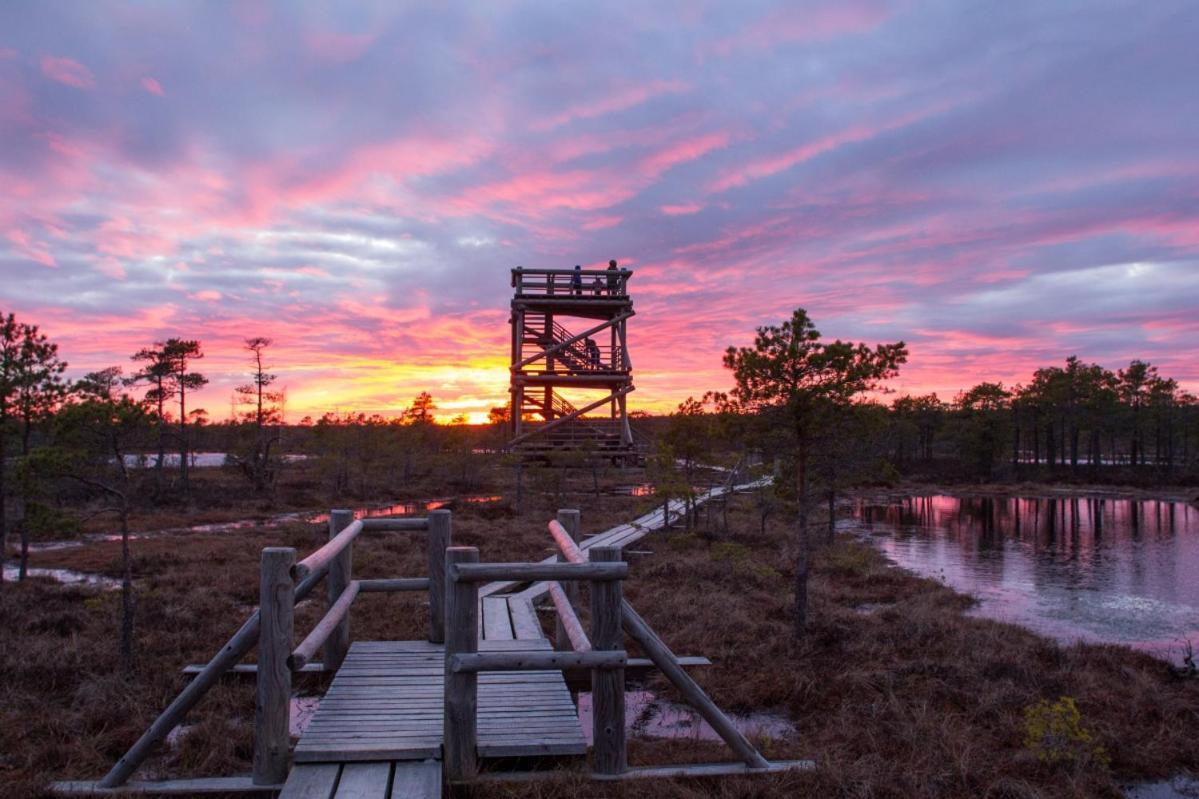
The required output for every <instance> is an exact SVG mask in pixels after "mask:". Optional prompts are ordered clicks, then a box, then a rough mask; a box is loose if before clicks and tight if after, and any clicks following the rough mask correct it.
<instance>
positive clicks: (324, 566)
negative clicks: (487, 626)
mask: <svg viewBox="0 0 1199 799" xmlns="http://www.w3.org/2000/svg"><path fill="white" fill-rule="evenodd" d="M364 531H370V532H386V531H396V532H400V531H425V532H427V537H426V550H427V565H428V577H416V578H394V579H370V580H354V579H353V577H352V571H353V543H354V540H355V539H356V538H357V537H358V536H359V535H361V534H362V533H363V532H364ZM450 539H451V516H450V511H448V510H433V511H430V512H429V515H428V517H427V518H397V519H387V518H379V519H365V520H355V519H354V518H353V513H352V512H351V511H348V510H335V511H333V512H332V513H330V514H329V541H328V542H327V543H326V544H325V545H324V546H322V547H320V548H319V549H318V550H316V551H315V552H313V553H312V554H311V555H309V556H308V557H306V558H304V559H303V560H301V561H298V562H297V561H296V551H295V549H292V548H290V547H268V548H267V549H264V550H263V552H262V565H261V572H260V578H259V595H260V597H259V608H258V610H255V611H254V613H253V614H251V616H250V618H249V619H247V620H246V622H245V623H244V624H243V625H242V626H241V629H239V630H238V631H237V632H236V633H235V634H234V635H233V637H232V638H230V639H229V640H228V641H227V642H226V643H225V645H224V646H223V647H222V648H221V649H220V651H218V652H217V654H216V655H215V656H214V657H213V658H212V660H210V661H209V662H208V664H207V665H205V666H204V667H203V668H201V669H200V670H199V671H198V672H197V673H196V675H195V677H194V678H193V679H192V680H191V682H189V683H188V684H187V685H186V686H185V687H184V689H183V690H182V691H181V692H180V693H179V695H178V696H177V697H176V698H175V700H174V701H173V702H171V704H170V705H168V706H167V708H166V710H164V711H163V712H162V713H161V714H159V716H158V718H156V719H155V720H154V722H153V723H152V724H151V725H150V726H149V728H147V730H146V731H145V732H144V733H143V734H142V736H141V737H140V738H139V739H138V740H137V741H136V742H135V743H134V744H133V746H132V747H130V749H129V751H128V752H126V753H125V755H124V756H123V757H122V758H121V759H120V760H118V761H117V762H116V764H115V765H114V766H113V767H112V769H110V770H109V772H108V774H106V775H105V776H104V778H103V779H102V780H100V782H99V783H97V787H99V788H117V787H119V786H121V785H124V784H125V782H126V781H127V780H128V779H129V777H131V776H132V775H133V773H134V772H135V771H137V769H138V768H139V767H140V766H141V764H142V763H143V762H144V761H145V759H146V758H147V757H148V756H149V755H150V753H151V752H152V751H153V750H154V749H155V748H156V747H157V746H158V745H159V744H160V743H162V741H163V740H164V739H165V738H166V736H167V734H168V733H170V731H171V730H172V729H174V728H175V727H176V726H177V725H178V724H179V723H180V722H181V721H182V720H183V718H184V717H185V716H186V715H187V713H188V712H190V711H191V709H192V708H193V707H195V706H196V704H197V703H198V702H199V701H200V699H202V698H203V696H204V694H206V693H207V692H208V689H209V688H211V687H212V686H213V685H215V684H216V682H217V680H218V679H219V678H220V677H221V676H222V675H224V674H225V673H227V672H229V671H230V670H232V669H233V668H234V667H235V666H236V665H237V664H238V662H239V661H240V660H241V659H242V658H243V657H245V656H246V655H247V654H248V653H249V652H250V651H251V650H252V649H253V648H254V647H255V646H257V647H258V666H257V669H256V670H255V671H256V674H257V678H258V686H257V700H256V702H255V712H254V773H253V782H254V784H256V785H264V786H267V785H278V784H281V783H282V782H283V781H284V780H285V779H286V777H287V767H288V744H289V741H290V739H289V733H288V729H289V721H290V718H289V717H290V703H291V684H292V673H293V672H298V671H301V670H304V668H305V666H306V665H307V664H308V663H310V662H311V661H312V660H313V659H314V658H315V656H316V653H317V651H318V650H319V649H321V648H322V647H324V658H323V660H324V666H323V669H322V671H335V670H336V669H337V668H338V667H339V666H340V665H341V663H342V661H343V660H344V659H345V655H346V652H347V650H348V649H349V639H350V608H351V606H352V605H353V603H354V600H355V599H357V597H358V595H359V594H361V593H379V592H391V591H425V592H427V594H428V601H429V633H428V638H429V641H431V642H433V643H441V642H442V641H443V640H445V598H446V589H445V576H446V565H445V562H446V561H445V553H446V549H447V547H449V545H450ZM326 577H328V586H327V597H328V608H327V610H326V612H325V615H324V617H323V618H322V619H321V620H320V621H319V622H318V623H317V625H316V626H315V627H314V628H313V630H312V631H311V632H310V633H309V634H308V635H307V636H306V637H305V638H304V640H303V641H301V642H300V644H299V646H294V623H293V614H294V607H295V605H296V603H298V602H300V601H301V600H303V599H304V598H305V597H307V596H308V595H309V594H310V593H311V592H312V590H313V589H314V588H315V587H316V586H317V585H318V584H319V583H320V582H321V581H322V580H324V579H325V578H326Z"/></svg>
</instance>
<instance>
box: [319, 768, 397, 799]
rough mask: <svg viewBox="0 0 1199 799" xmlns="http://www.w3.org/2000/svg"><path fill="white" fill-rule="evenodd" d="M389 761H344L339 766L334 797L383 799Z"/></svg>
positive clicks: (389, 773) (385, 793)
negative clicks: (339, 774)
mask: <svg viewBox="0 0 1199 799" xmlns="http://www.w3.org/2000/svg"><path fill="white" fill-rule="evenodd" d="M390 781H391V764H390V763H346V764H345V765H344V766H342V767H341V779H340V780H338V782H337V793H335V794H333V797H334V799H385V797H386V796H387V783H388V782H390Z"/></svg>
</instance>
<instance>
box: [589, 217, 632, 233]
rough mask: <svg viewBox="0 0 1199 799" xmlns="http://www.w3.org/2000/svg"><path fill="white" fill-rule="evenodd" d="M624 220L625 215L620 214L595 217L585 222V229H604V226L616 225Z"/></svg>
mask: <svg viewBox="0 0 1199 799" xmlns="http://www.w3.org/2000/svg"><path fill="white" fill-rule="evenodd" d="M623 221H624V218H623V217H619V216H600V217H596V218H595V219H590V220H588V221H586V222H584V223H583V229H584V230H603V229H604V228H610V227H616V226H617V225H619V224H620V223H621V222H623Z"/></svg>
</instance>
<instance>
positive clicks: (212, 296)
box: [187, 291, 222, 302]
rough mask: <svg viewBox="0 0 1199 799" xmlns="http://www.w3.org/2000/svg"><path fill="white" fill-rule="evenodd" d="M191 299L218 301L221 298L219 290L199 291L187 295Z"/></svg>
mask: <svg viewBox="0 0 1199 799" xmlns="http://www.w3.org/2000/svg"><path fill="white" fill-rule="evenodd" d="M187 296H188V297H189V298H190V299H193V300H199V301H201V302H216V301H217V300H219V299H221V296H222V295H221V293H220V292H219V291H197V292H196V293H195V294H188V295H187Z"/></svg>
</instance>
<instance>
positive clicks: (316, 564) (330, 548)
mask: <svg viewBox="0 0 1199 799" xmlns="http://www.w3.org/2000/svg"><path fill="white" fill-rule="evenodd" d="M362 530H363V524H362V520H361V519H355V520H354V521H353V522H351V523H350V525H349V526H348V527H346V528H345V529H344V530H342V531H341V532H340V533H338V534H337V535H336V536H335V537H333V538H331V539H329V542H328V543H326V544H325V545H324V546H323V547H321V548H320V549H318V550H317V551H316V552H313V553H312V554H311V555H309V556H308V557H306V558H304V559H303V560H302V561H300V562H299V563H297V564H296V565H295V566H294V567H292V571H291V576H292V578H293V579H295V580H302V579H304V578H305V577H306V576H308V575H309V574H319V575H320V576H322V577H323V576H324V575H325V574H326V573H327V572H328V570H329V564H330V563H332V562H333V559H334V558H336V557H337V556H338V555H340V554H341V552H342V550H343V549H345V548H346V547H348V546H349V545H350V543H351V542H352V541H353V540H354V539H355V538H357V537H358V534H359V533H361V532H362Z"/></svg>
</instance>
